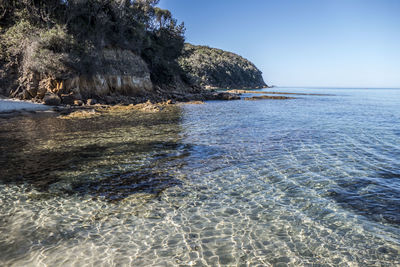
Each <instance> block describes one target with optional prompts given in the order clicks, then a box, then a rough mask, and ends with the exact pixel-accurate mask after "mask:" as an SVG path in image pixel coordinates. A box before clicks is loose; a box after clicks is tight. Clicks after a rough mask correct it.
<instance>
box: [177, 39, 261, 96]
mask: <svg viewBox="0 0 400 267" xmlns="http://www.w3.org/2000/svg"><path fill="white" fill-rule="evenodd" d="M179 64H180V65H181V67H182V69H183V70H184V72H185V73H186V74H187V76H188V78H189V80H190V81H191V82H192V83H199V84H200V85H202V86H204V87H206V88H228V89H229V88H235V89H245V88H251V89H254V88H263V87H267V85H266V84H265V82H264V80H263V77H262V72H261V71H260V70H259V69H257V67H256V66H255V65H254V64H253V63H251V62H250V61H248V60H247V59H245V58H243V57H241V56H239V55H237V54H234V53H231V52H227V51H224V50H221V49H216V48H211V47H208V46H196V45H191V44H185V47H184V50H183V53H182V56H181V57H180V58H179Z"/></svg>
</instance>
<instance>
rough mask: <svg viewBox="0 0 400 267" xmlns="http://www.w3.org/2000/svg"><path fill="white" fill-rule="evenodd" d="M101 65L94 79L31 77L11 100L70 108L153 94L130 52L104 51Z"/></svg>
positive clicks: (144, 72)
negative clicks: (85, 102) (79, 102)
mask: <svg viewBox="0 0 400 267" xmlns="http://www.w3.org/2000/svg"><path fill="white" fill-rule="evenodd" d="M100 62H101V63H102V64H101V68H100V69H99V70H98V71H97V73H96V74H93V75H79V76H78V75H77V76H74V77H69V78H65V79H57V78H53V77H46V76H44V75H42V74H31V75H29V76H28V78H27V79H28V81H27V82H26V83H25V84H27V86H26V88H21V87H20V88H18V89H17V90H16V91H14V92H12V94H11V96H13V97H18V98H21V99H28V100H30V99H33V100H37V101H44V102H45V103H46V104H49V105H56V104H57V103H63V104H73V103H74V101H75V100H87V99H105V98H106V97H107V96H143V95H147V94H152V93H154V91H153V84H152V82H151V79H150V72H149V70H148V67H147V64H146V63H145V62H144V61H143V59H142V58H141V57H139V56H137V55H135V54H134V53H132V52H131V51H129V50H121V49H106V50H104V51H103V52H102V58H101V61H100ZM57 99H59V100H60V101H58V100H57ZM91 102H93V101H91Z"/></svg>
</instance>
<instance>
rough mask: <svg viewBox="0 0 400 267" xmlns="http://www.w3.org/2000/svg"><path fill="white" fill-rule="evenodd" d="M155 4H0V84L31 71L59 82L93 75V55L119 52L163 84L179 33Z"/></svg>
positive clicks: (13, 0)
mask: <svg viewBox="0 0 400 267" xmlns="http://www.w3.org/2000/svg"><path fill="white" fill-rule="evenodd" d="M158 2H159V0H0V67H1V68H0V70H1V71H0V80H1V79H3V80H4V79H5V77H8V78H9V77H11V76H12V75H14V76H15V75H16V73H24V75H25V76H26V75H27V73H29V72H35V71H39V72H41V73H44V74H46V75H49V76H54V77H60V78H63V77H67V76H68V75H76V74H86V73H95V72H96V70H97V69H98V66H97V65H96V57H97V56H98V53H99V51H101V50H102V49H104V48H119V49H128V50H131V51H133V52H135V53H136V54H138V55H141V56H142V57H143V58H144V59H145V60H146V62H147V63H148V65H149V68H150V71H151V76H152V80H153V81H154V82H155V83H168V82H169V81H171V79H172V76H173V75H174V72H175V71H176V69H177V68H179V66H178V64H177V63H176V59H177V58H178V57H179V55H180V54H181V50H182V48H183V45H184V32H185V28H184V25H183V23H182V24H178V23H177V21H176V20H175V19H174V18H173V17H172V14H171V12H170V11H168V10H163V9H160V8H158V7H156V5H157V4H158ZM16 78H18V79H19V82H20V81H21V77H16ZM14 80H16V79H14ZM14 86H15V82H14Z"/></svg>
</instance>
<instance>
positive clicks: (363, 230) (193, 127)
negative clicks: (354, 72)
mask: <svg viewBox="0 0 400 267" xmlns="http://www.w3.org/2000/svg"><path fill="white" fill-rule="evenodd" d="M292 90H293V91H294V92H296V89H292ZM285 91H287V89H285ZM303 91H304V90H303ZM316 92H317V93H318V92H319V91H318V90H317V91H316ZM399 92H400V91H382V90H381V91H379V92H376V91H372V90H371V91H360V90H359V91H357V90H346V91H343V90H336V91H335V90H331V91H329V92H325V91H324V93H329V94H334V95H335V96H305V97H304V98H301V99H295V100H291V101H289V102H287V101H286V102H285V101H259V102H251V103H250V102H248V101H234V102H218V101H215V102H209V103H207V104H206V105H187V106H184V107H181V108H180V107H171V108H169V109H167V110H164V111H162V112H160V113H140V112H137V111H134V112H132V113H123V114H114V115H112V114H109V115H104V116H98V117H96V118H95V119H73V120H61V119H59V118H57V117H56V116H55V115H46V116H40V115H35V116H33V117H17V118H9V119H1V127H0V148H1V154H0V164H1V166H2V168H1V169H0V179H1V182H0V193H1V195H0V204H1V205H0V251H1V253H0V264H1V265H14V266H38V265H49V266H56V265H74V264H75V265H79V266H85V265H101V264H103V265H107V266H108V265H122V266H178V265H183V266H188V265H190V266H206V265H209V266H217V265H222V266H255V265H260V266H304V265H305V266H310V265H321V266H396V265H399V264H400V257H399V253H400V210H399V207H400V173H399V170H400V165H399V162H398V158H399V155H400V146H399V143H400V142H399V135H398V133H399V132H400V125H399V122H400V117H399V116H400V112H398V111H399V110H398V105H397V104H396V103H398V102H397V101H398V100H399V99H400V94H399ZM311 93H313V92H311ZM396 99H397V101H396Z"/></svg>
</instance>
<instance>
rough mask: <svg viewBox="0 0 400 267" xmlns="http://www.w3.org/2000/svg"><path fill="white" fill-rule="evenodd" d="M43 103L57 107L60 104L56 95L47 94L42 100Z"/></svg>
mask: <svg viewBox="0 0 400 267" xmlns="http://www.w3.org/2000/svg"><path fill="white" fill-rule="evenodd" d="M43 102H44V104H45V105H49V106H58V105H60V104H61V99H60V97H59V96H58V95H56V94H52V93H47V94H46V95H45V96H44V98H43Z"/></svg>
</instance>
